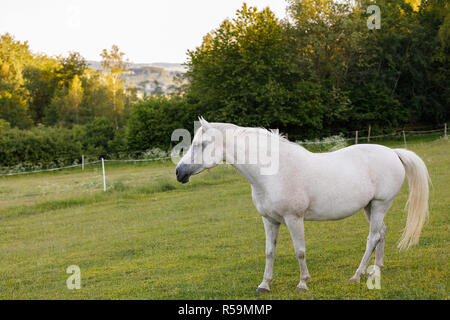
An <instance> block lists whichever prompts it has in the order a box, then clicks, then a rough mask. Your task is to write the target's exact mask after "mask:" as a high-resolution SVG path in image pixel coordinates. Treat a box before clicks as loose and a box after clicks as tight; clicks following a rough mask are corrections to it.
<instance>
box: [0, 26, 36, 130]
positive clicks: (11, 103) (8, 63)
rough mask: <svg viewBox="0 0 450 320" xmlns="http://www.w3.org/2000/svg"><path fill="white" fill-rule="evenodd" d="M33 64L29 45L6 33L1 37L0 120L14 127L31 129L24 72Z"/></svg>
mask: <svg viewBox="0 0 450 320" xmlns="http://www.w3.org/2000/svg"><path fill="white" fill-rule="evenodd" d="M32 62H33V55H32V53H31V52H30V49H29V47H28V43H27V42H24V43H21V42H20V41H16V40H14V38H13V37H12V36H11V35H10V34H8V33H6V34H3V35H1V36H0V118H2V119H4V120H6V121H7V122H9V123H10V125H11V126H12V127H19V128H29V127H31V125H32V120H31V118H30V116H29V115H28V100H29V96H28V91H27V89H26V88H25V87H24V78H23V74H22V73H23V71H24V69H25V68H26V67H27V66H28V65H29V64H31V63H32Z"/></svg>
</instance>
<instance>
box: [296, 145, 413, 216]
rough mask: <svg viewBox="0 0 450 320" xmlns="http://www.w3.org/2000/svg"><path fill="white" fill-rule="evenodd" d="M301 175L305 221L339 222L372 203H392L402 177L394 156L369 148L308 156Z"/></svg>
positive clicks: (379, 148) (380, 148) (383, 149)
mask: <svg viewBox="0 0 450 320" xmlns="http://www.w3.org/2000/svg"><path fill="white" fill-rule="evenodd" d="M305 171H306V172H305V174H304V175H303V177H304V179H303V180H304V181H303V182H302V188H305V189H306V190H307V194H308V197H309V199H310V206H309V208H308V209H309V212H308V214H307V215H308V216H309V219H308V220H326V219H341V218H345V217H347V216H349V215H352V214H354V213H355V212H357V211H359V210H360V209H361V208H364V207H365V206H366V205H367V204H368V203H370V201H371V200H373V199H381V200H388V199H392V198H393V197H395V195H396V194H397V192H398V190H399V189H400V187H401V185H402V183H403V180H404V176H405V172H404V168H403V165H402V163H401V161H400V159H399V158H398V156H397V154H396V153H395V152H394V151H393V150H392V149H390V148H387V147H385V146H381V145H373V144H360V145H353V146H350V147H347V148H343V149H340V150H338V151H334V152H329V153H317V154H311V159H310V163H309V168H308V169H307V170H305ZM308 181H310V183H308ZM306 218H308V217H306Z"/></svg>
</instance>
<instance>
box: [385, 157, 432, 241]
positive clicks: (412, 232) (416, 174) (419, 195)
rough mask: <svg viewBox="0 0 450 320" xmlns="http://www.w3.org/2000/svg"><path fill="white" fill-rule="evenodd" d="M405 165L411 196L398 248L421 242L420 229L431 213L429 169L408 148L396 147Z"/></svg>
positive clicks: (407, 204)
mask: <svg viewBox="0 0 450 320" xmlns="http://www.w3.org/2000/svg"><path fill="white" fill-rule="evenodd" d="M394 151H395V153H396V154H397V155H398V157H399V158H400V160H401V162H402V163H403V166H404V167H405V171H406V176H407V178H408V183H409V198H408V202H407V203H406V206H407V207H409V208H408V217H407V219H406V226H405V228H404V229H403V234H402V236H401V238H400V241H399V243H398V248H399V249H400V250H401V249H408V248H409V247H411V246H413V245H415V244H417V243H418V242H419V237H420V231H421V230H422V227H423V224H424V223H425V220H426V218H427V217H428V215H429V211H428V193H429V186H428V182H430V183H431V179H430V176H429V175H428V170H427V167H426V165H425V163H424V162H423V160H422V159H421V158H419V156H418V155H417V154H415V153H414V152H412V151H409V150H406V149H394Z"/></svg>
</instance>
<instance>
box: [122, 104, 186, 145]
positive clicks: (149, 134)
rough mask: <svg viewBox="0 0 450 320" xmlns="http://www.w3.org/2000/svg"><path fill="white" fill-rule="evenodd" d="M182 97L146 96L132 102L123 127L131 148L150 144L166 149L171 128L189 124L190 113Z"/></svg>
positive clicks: (184, 126)
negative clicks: (132, 106)
mask: <svg viewBox="0 0 450 320" xmlns="http://www.w3.org/2000/svg"><path fill="white" fill-rule="evenodd" d="M189 110H190V109H189V106H188V105H187V104H186V101H185V100H184V99H179V98H175V97H174V98H168V97H165V96H150V97H148V98H147V99H146V100H144V101H142V102H140V103H138V104H137V105H135V106H134V108H133V110H132V112H131V115H130V119H129V121H128V127H127V144H128V149H129V150H131V151H141V150H146V149H148V148H151V147H160V148H163V149H167V147H168V146H169V145H170V143H171V141H170V138H171V135H172V132H173V130H175V129H178V128H186V129H189V128H191V127H193V123H192V122H190V120H191V119H193V117H192V116H191V114H192V113H190V112H189Z"/></svg>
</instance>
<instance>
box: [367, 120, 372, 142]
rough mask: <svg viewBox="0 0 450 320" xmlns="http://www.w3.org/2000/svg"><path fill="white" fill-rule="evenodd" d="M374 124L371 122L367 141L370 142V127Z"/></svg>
mask: <svg viewBox="0 0 450 320" xmlns="http://www.w3.org/2000/svg"><path fill="white" fill-rule="evenodd" d="M371 128H372V126H371V125H370V124H369V133H368V134H367V142H370V129H371Z"/></svg>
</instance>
